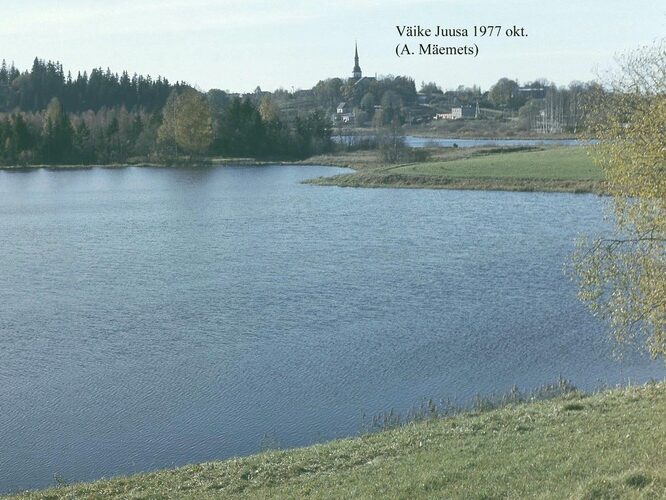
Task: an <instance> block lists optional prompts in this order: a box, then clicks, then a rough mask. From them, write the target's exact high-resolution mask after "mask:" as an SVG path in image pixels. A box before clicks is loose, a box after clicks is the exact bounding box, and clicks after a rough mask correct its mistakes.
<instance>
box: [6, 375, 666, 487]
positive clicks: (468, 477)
mask: <svg viewBox="0 0 666 500" xmlns="http://www.w3.org/2000/svg"><path fill="white" fill-rule="evenodd" d="M664 415H666V383H664V382H662V383H659V384H653V385H648V386H644V387H633V388H627V389H616V390H612V391H608V392H603V393H600V394H596V395H593V396H585V395H581V394H576V393H574V394H569V395H567V396H564V397H562V398H559V399H555V400H549V401H541V402H535V403H530V404H522V405H515V406H508V407H505V408H501V409H498V410H493V411H489V412H485V413H468V414H462V415H459V416H456V417H453V418H447V419H438V420H431V421H427V422H422V423H418V424H410V425H408V426H406V427H402V428H398V429H395V430H392V431H386V432H381V433H378V434H372V435H368V436H364V437H361V438H356V439H346V440H339V441H334V442H331V443H327V444H321V445H316V446H312V447H309V448H302V449H296V450H290V451H274V452H267V453H263V454H259V455H254V456H251V457H246V458H240V459H233V460H227V461H224V462H211V463H204V464H199V465H190V466H187V467H183V468H180V469H175V470H164V471H158V472H154V473H150V474H144V475H137V476H132V477H126V478H116V479H111V480H103V481H98V482H95V483H88V484H79V485H73V486H69V487H62V488H54V489H51V490H46V491H41V492H39V491H38V492H34V493H25V494H23V495H19V496H17V497H16V498H285V499H286V498H303V497H313V498H405V499H413V498H590V499H592V498H666V418H664Z"/></svg>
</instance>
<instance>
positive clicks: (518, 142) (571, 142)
mask: <svg viewBox="0 0 666 500" xmlns="http://www.w3.org/2000/svg"><path fill="white" fill-rule="evenodd" d="M372 137H374V136H362V135H361V136H352V135H343V136H339V135H334V136H333V137H332V139H333V141H335V142H338V143H343V144H347V145H352V144H353V143H354V142H355V141H358V140H359V139H363V138H366V139H367V138H372ZM591 142H594V141H591ZM591 142H590V141H581V140H579V139H547V138H544V139H455V138H454V139H443V138H440V137H418V136H414V135H406V136H405V144H406V145H407V146H409V147H410V148H433V147H439V148H453V147H460V148H476V147H491V146H492V147H505V148H506V147H522V146H535V147H536V146H583V145H586V144H590V143H591Z"/></svg>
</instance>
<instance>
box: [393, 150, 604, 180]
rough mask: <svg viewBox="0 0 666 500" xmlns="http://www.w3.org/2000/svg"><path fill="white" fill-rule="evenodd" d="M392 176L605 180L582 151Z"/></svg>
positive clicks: (420, 166) (486, 158) (477, 160)
mask: <svg viewBox="0 0 666 500" xmlns="http://www.w3.org/2000/svg"><path fill="white" fill-rule="evenodd" d="M386 171H390V172H392V173H400V174H409V175H413V174H416V175H437V176H443V177H465V178H478V177H486V178H494V179H500V178H513V179H544V180H601V170H600V169H599V167H597V166H596V165H594V164H593V163H592V159H591V158H590V157H589V156H588V155H587V153H586V150H585V148H582V147H557V148H552V149H545V150H538V151H516V152H509V153H492V154H485V155H478V156H472V157H470V158H465V159H456V160H451V161H436V162H427V163H416V164H411V165H405V166H399V167H396V168H392V169H390V170H386Z"/></svg>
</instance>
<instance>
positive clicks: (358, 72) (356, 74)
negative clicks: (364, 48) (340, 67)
mask: <svg viewBox="0 0 666 500" xmlns="http://www.w3.org/2000/svg"><path fill="white" fill-rule="evenodd" d="M362 76H363V73H361V67H360V66H359V65H358V44H357V43H356V42H354V70H353V72H352V78H356V79H357V80H358V79H359V78H361V77H362Z"/></svg>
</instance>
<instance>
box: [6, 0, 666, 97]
mask: <svg viewBox="0 0 666 500" xmlns="http://www.w3.org/2000/svg"><path fill="white" fill-rule="evenodd" d="M0 6H2V13H3V16H2V18H3V19H2V24H1V26H2V27H1V28H0V58H2V59H6V60H7V62H8V63H9V62H12V61H13V62H14V63H15V64H16V66H17V67H18V68H19V69H21V70H24V69H29V68H30V66H31V65H32V61H33V59H34V58H35V57H39V58H41V59H47V60H49V59H50V60H57V61H60V62H61V63H62V64H63V67H64V69H65V71H68V70H70V71H72V73H73V74H74V75H76V73H77V71H83V70H87V71H90V69H92V68H93V67H102V68H104V69H106V68H107V67H109V68H111V70H112V71H113V72H121V71H122V70H128V71H129V73H130V74H132V73H139V74H144V75H145V74H150V75H152V76H157V75H162V76H165V77H167V78H168V79H169V80H170V81H172V82H173V81H176V80H183V81H186V82H187V83H189V84H191V85H195V86H197V87H198V88H200V89H202V90H208V89H211V88H219V89H223V90H229V91H233V92H247V91H252V90H254V89H255V88H256V87H257V86H261V88H262V89H263V90H274V89H277V88H285V89H287V90H292V89H298V88H310V87H312V86H313V85H314V84H316V83H317V82H318V81H319V80H322V79H325V78H330V77H350V76H351V71H352V68H353V65H354V60H353V56H354V43H355V42H357V43H358V50H359V56H360V65H361V68H362V70H363V72H364V74H365V75H367V76H375V75H379V76H382V75H406V76H411V77H412V78H414V80H415V81H416V82H417V84H420V83H421V82H422V81H426V82H430V81H434V82H435V83H437V84H438V85H440V86H441V87H442V88H444V89H453V88H456V87H458V86H459V85H465V86H471V85H479V86H481V88H482V89H484V90H485V89H488V88H489V87H490V86H491V85H492V84H493V83H494V82H496V81H497V80H498V79H499V78H501V77H508V78H512V79H517V80H519V81H520V82H523V83H524V82H527V81H532V80H535V79H537V78H545V79H547V80H549V81H551V82H555V83H556V84H558V85H567V84H569V83H570V82H571V81H574V80H578V81H589V80H592V79H595V78H596V77H597V76H598V75H599V74H600V73H603V71H605V70H606V69H608V68H609V67H611V66H612V64H613V60H614V56H615V55H617V54H621V53H623V52H626V51H628V50H631V49H635V48H637V47H638V46H640V45H645V44H649V43H651V42H652V41H654V40H656V39H658V38H662V37H665V36H666V2H663V1H661V0H631V1H626V0H623V1H616V0H605V1H601V0H585V1H583V0H575V1H571V0H560V1H553V2H545V1H543V0H535V1H522V0H520V1H518V0H503V1H478V0H328V1H325V0H321V1H312V0H290V1H281V0H273V1H266V0H105V1H104V2H100V1H98V0H59V1H58V2H53V1H52V0H22V1H20V2H19V1H16V0H0ZM403 25H411V26H414V25H421V26H422V27H429V28H432V29H433V30H434V29H436V27H437V26H438V25H439V26H442V27H444V28H466V29H468V30H470V31H471V30H472V29H473V26H475V25H477V26H481V25H499V26H502V33H504V32H505V30H506V28H512V27H513V26H518V27H524V28H525V31H526V33H527V35H528V36H527V37H522V38H516V37H505V36H504V35H503V36H501V37H492V38H473V37H469V38H442V37H429V38H411V39H408V38H405V37H400V36H399V35H398V31H397V29H396V26H403ZM400 43H407V44H408V46H409V47H410V49H411V50H416V49H418V46H419V43H424V44H425V43H436V44H439V45H444V46H447V45H452V46H459V45H470V44H473V43H476V44H477V45H478V47H479V53H478V56H477V57H470V56H425V55H412V56H403V57H398V56H397V55H396V53H395V50H396V45H398V44H400Z"/></svg>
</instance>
